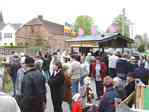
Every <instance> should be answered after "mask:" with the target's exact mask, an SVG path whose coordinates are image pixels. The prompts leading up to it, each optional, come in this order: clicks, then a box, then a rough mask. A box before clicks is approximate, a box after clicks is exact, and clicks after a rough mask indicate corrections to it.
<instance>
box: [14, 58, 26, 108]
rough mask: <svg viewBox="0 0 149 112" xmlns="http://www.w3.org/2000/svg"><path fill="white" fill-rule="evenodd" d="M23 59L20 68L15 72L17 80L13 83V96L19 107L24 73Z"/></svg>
mask: <svg viewBox="0 0 149 112" xmlns="http://www.w3.org/2000/svg"><path fill="white" fill-rule="evenodd" d="M24 62H25V58H24V60H22V61H21V68H20V69H19V70H18V71H17V78H16V83H15V91H16V95H15V99H16V101H17V103H18V105H19V106H21V102H20V101H21V96H22V93H21V86H22V81H23V77H24V72H25V65H24Z"/></svg>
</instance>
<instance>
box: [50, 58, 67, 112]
mask: <svg viewBox="0 0 149 112" xmlns="http://www.w3.org/2000/svg"><path fill="white" fill-rule="evenodd" d="M53 70H54V71H53V74H52V76H51V78H50V80H49V81H48V84H49V86H50V89H51V96H52V101H53V107H54V112H62V101H63V98H64V95H65V94H64V80H65V78H64V72H63V70H62V64H61V62H59V61H56V62H55V63H54V66H53Z"/></svg>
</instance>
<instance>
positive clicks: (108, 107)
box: [100, 87, 119, 112]
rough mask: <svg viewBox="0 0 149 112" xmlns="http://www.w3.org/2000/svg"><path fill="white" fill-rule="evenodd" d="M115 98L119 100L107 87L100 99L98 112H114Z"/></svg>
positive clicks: (113, 90)
mask: <svg viewBox="0 0 149 112" xmlns="http://www.w3.org/2000/svg"><path fill="white" fill-rule="evenodd" d="M115 98H119V95H118V93H117V91H116V90H115V89H114V88H113V87H108V88H107V91H106V93H105V94H104V95H103V97H102V98H101V102H100V112H115V101H114V99H115Z"/></svg>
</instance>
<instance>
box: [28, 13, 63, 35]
mask: <svg viewBox="0 0 149 112" xmlns="http://www.w3.org/2000/svg"><path fill="white" fill-rule="evenodd" d="M41 24H45V25H47V26H48V29H49V32H51V33H54V34H60V35H63V34H64V25H61V24H57V23H54V22H50V21H47V20H44V19H43V16H41V15H39V16H38V17H37V18H34V19H32V20H31V21H29V22H28V23H26V24H25V25H31V26H32V25H41Z"/></svg>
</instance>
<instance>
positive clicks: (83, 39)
mask: <svg viewBox="0 0 149 112" xmlns="http://www.w3.org/2000/svg"><path fill="white" fill-rule="evenodd" d="M117 38H121V39H123V40H126V41H127V42H133V40H132V39H130V38H127V37H125V36H122V35H121V34H120V33H107V34H105V35H97V36H94V35H85V36H78V37H76V38H71V39H67V40H66V41H67V42H86V41H96V42H107V41H110V40H116V39H117Z"/></svg>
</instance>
